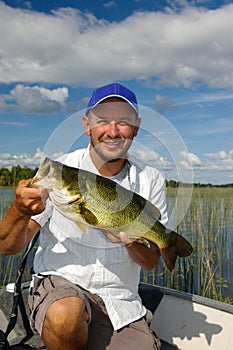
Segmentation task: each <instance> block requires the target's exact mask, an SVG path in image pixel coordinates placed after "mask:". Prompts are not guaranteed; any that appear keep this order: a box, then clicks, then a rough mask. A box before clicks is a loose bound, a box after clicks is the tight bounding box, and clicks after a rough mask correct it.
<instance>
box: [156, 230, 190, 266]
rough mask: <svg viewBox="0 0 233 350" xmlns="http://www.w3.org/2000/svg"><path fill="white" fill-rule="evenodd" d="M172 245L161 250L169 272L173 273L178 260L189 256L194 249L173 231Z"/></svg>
mask: <svg viewBox="0 0 233 350" xmlns="http://www.w3.org/2000/svg"><path fill="white" fill-rule="evenodd" d="M169 234H171V235H172V236H171V244H170V245H169V246H167V247H162V248H160V251H161V255H162V257H163V259H164V261H165V264H166V265H167V268H168V270H169V271H172V270H173V269H174V267H175V263H176V258H177V256H179V257H186V256H189V255H190V254H191V253H192V251H193V248H192V246H191V244H190V243H189V242H188V241H187V240H186V239H185V238H184V237H182V236H181V235H179V234H178V233H176V232H174V231H171V232H170V233H169Z"/></svg>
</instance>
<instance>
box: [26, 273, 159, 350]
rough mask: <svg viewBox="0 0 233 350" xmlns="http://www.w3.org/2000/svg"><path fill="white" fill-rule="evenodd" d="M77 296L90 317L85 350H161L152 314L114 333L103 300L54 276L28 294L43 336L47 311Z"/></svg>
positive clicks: (32, 315) (34, 322) (35, 323)
mask: <svg viewBox="0 0 233 350" xmlns="http://www.w3.org/2000/svg"><path fill="white" fill-rule="evenodd" d="M71 296H77V297H79V298H81V299H82V300H83V301H84V302H85V305H86V310H87V312H88V314H89V328H88V343H87V345H86V347H85V350H118V349H121V350H144V349H145V350H155V349H156V350H159V349H160V347H161V344H160V340H159V339H158V338H157V337H156V335H155V334H154V332H153V331H151V330H150V328H149V325H150V322H151V318H152V314H151V312H150V311H148V312H147V314H146V316H145V317H143V318H141V319H139V320H137V321H135V322H132V323H131V324H129V325H128V326H126V327H123V328H121V329H120V330H118V331H114V329H113V327H112V324H111V321H110V319H109V317H108V314H107V311H106V308H105V305H104V302H103V300H102V299H101V298H100V297H99V296H98V295H95V294H92V293H90V292H88V291H86V290H84V289H82V288H81V287H79V286H77V285H75V284H73V283H71V282H69V281H68V280H66V279H64V278H62V277H59V276H55V275H50V276H45V277H44V276H43V277H41V278H40V277H36V278H35V281H34V286H33V287H32V288H31V289H30V292H29V299H28V302H29V309H30V323H31V327H32V329H33V331H34V332H38V333H39V334H41V332H42V327H43V322H44V318H45V314H46V310H47V309H48V307H49V306H50V305H51V304H52V303H53V302H54V301H56V300H59V299H62V298H65V297H71Z"/></svg>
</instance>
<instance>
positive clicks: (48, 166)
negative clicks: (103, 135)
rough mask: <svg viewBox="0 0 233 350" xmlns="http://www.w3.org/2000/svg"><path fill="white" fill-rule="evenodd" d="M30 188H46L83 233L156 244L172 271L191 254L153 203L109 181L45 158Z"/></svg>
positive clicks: (188, 245)
mask: <svg viewBox="0 0 233 350" xmlns="http://www.w3.org/2000/svg"><path fill="white" fill-rule="evenodd" d="M30 186H41V187H43V188H46V189H47V190H48V191H49V196H50V199H51V201H52V203H53V205H54V207H55V208H56V209H57V210H58V211H59V212H60V213H61V214H62V215H64V216H66V217H67V218H69V219H70V220H72V221H74V222H76V223H77V225H78V226H79V227H80V228H81V229H82V230H83V231H84V232H87V227H88V226H92V227H95V228H98V229H102V230H109V231H111V232H113V233H114V234H118V233H119V232H120V231H124V232H125V233H126V234H127V235H128V236H129V238H131V239H135V240H138V241H139V242H140V241H142V242H147V240H148V241H152V242H154V243H156V244H157V246H158V247H159V249H160V252H161V255H162V256H163V259H164V261H165V263H166V265H167V267H168V269H169V270H170V271H172V270H173V269H174V266H175V262H176V258H177V256H180V257H186V256H189V255H190V254H191V253H192V250H193V249H192V247H191V245H190V244H189V242H188V241H187V240H186V239H185V238H184V237H182V236H181V235H179V234H178V233H176V232H174V231H171V230H168V229H167V228H166V227H165V226H163V225H162V224H161V222H160V221H159V219H160V212H159V210H158V209H157V208H156V207H155V206H154V205H153V204H152V203H151V202H149V201H147V200H146V199H144V198H143V197H141V196H140V195H138V194H136V193H134V192H132V191H129V190H127V189H125V188H123V187H122V186H120V185H118V184H117V183H115V182H114V181H112V180H110V179H108V178H105V177H102V176H100V175H96V174H93V173H91V172H88V171H86V170H81V169H78V168H73V167H69V166H67V165H64V164H62V163H60V162H58V161H53V160H51V159H49V158H46V159H45V160H44V162H43V164H42V166H41V167H40V169H39V171H38V175H37V177H36V179H35V180H33V181H32V183H31V184H30Z"/></svg>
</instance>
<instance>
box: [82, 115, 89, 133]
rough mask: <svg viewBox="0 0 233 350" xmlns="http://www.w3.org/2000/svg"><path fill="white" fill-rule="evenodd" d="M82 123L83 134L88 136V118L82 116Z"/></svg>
mask: <svg viewBox="0 0 233 350" xmlns="http://www.w3.org/2000/svg"><path fill="white" fill-rule="evenodd" d="M82 122H83V128H84V131H85V134H86V135H87V136H90V121H89V118H88V116H86V115H84V116H83V118H82Z"/></svg>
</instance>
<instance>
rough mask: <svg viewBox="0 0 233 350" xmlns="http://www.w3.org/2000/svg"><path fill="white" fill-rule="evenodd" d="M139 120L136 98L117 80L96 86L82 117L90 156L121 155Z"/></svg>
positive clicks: (113, 157) (110, 157)
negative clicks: (116, 81) (89, 139)
mask: <svg viewBox="0 0 233 350" xmlns="http://www.w3.org/2000/svg"><path fill="white" fill-rule="evenodd" d="M140 123H141V120H140V119H139V118H138V103H137V98H136V96H135V94H134V93H133V92H132V91H131V90H129V89H128V88H126V87H125V86H123V85H121V84H118V83H113V84H109V85H105V86H102V87H100V88H98V89H96V90H95V91H94V92H93V94H92V96H91V98H90V101H89V103H88V105H87V109H86V116H84V117H83V125H84V129H85V132H86V134H87V135H88V136H90V138H91V151H92V154H93V157H94V156H95V157H96V158H97V157H98V158H99V159H101V160H102V161H104V162H117V161H118V160H119V159H124V158H125V155H126V153H127V151H128V149H129V147H130V145H131V143H132V140H133V138H134V137H135V136H136V135H137V132H138V129H139V126H140Z"/></svg>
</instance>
